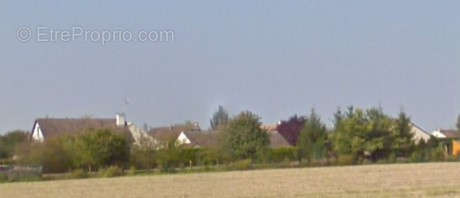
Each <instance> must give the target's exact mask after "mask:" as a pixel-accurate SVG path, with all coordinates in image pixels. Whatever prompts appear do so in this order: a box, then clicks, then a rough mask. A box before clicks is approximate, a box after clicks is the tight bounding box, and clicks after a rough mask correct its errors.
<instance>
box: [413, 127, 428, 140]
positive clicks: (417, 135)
mask: <svg viewBox="0 0 460 198" xmlns="http://www.w3.org/2000/svg"><path fill="white" fill-rule="evenodd" d="M412 134H413V135H414V136H413V137H412V139H413V140H414V141H415V143H416V144H418V143H419V142H420V140H424V141H425V142H427V141H428V140H429V139H430V138H431V136H430V135H429V134H427V133H426V132H424V131H423V130H422V129H420V128H418V127H415V126H413V127H412Z"/></svg>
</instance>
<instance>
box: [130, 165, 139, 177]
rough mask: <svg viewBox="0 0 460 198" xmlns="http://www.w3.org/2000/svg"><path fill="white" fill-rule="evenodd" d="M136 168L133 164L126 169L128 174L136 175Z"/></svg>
mask: <svg viewBox="0 0 460 198" xmlns="http://www.w3.org/2000/svg"><path fill="white" fill-rule="evenodd" d="M136 172H137V169H136V167H134V166H131V167H130V168H129V170H128V175H131V176H132V175H136Z"/></svg>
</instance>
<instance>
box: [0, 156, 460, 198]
mask: <svg viewBox="0 0 460 198" xmlns="http://www.w3.org/2000/svg"><path fill="white" fill-rule="evenodd" d="M0 197H1V198H34V197H36V198H64V197H65V198H92V197H95V198H96V197H97V198H131V197H132V198H134V197H135V198H146V197H184V198H203V197H218V198H226V197H273V198H278V197H460V163H426V164H398V165H369V166H348V167H325V168H303V169H277V170H257V171H235V172H219V173H199V174H179V175H154V176H136V177H120V178H109V179H82V180H62V181H49V182H31V183H9V184H0Z"/></svg>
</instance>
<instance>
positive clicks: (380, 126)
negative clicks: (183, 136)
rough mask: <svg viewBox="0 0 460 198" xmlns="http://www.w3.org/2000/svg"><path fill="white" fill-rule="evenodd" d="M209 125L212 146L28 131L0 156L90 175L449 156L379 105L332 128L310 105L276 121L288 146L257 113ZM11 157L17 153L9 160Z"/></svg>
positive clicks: (219, 115) (222, 116)
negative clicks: (276, 140)
mask: <svg viewBox="0 0 460 198" xmlns="http://www.w3.org/2000/svg"><path fill="white" fill-rule="evenodd" d="M210 122H211V127H212V129H213V131H216V132H217V133H218V139H219V140H218V141H219V144H218V145H217V146H216V147H212V148H189V147H186V146H184V145H180V144H177V143H176V142H175V140H174V139H171V140H170V141H167V142H162V143H161V144H159V145H152V144H145V145H144V144H141V145H135V144H133V142H132V140H131V139H130V138H129V137H127V136H125V135H123V134H120V133H117V132H114V131H111V130H109V129H95V130H86V131H83V132H81V133H78V134H76V135H66V136H60V137H57V138H54V139H50V140H47V141H45V142H43V143H34V142H29V141H28V136H27V134H26V133H25V132H21V131H15V132H12V133H8V134H6V135H3V136H1V137H0V158H3V159H10V161H8V162H9V163H14V164H20V165H39V166H43V169H44V171H45V172H49V173H63V172H72V171H75V170H78V171H83V172H94V171H99V170H104V169H107V168H110V167H119V168H120V169H122V170H127V169H137V170H139V169H142V170H150V169H159V170H161V171H165V172H174V171H177V170H181V169H187V168H189V169H192V168H193V167H200V168H203V169H205V170H208V169H212V168H216V167H220V168H222V167H223V168H227V169H247V168H250V167H254V166H268V167H278V166H280V165H282V166H283V167H284V166H287V167H291V166H295V167H298V166H321V165H349V164H366V163H394V162H424V161H442V160H454V159H452V157H451V156H447V155H446V154H445V150H444V147H443V145H444V143H443V142H440V141H438V140H437V139H435V138H431V139H430V140H429V141H428V142H425V141H423V140H421V141H420V142H414V140H413V135H412V133H411V127H410V126H411V121H410V118H409V117H408V116H407V115H406V113H404V112H401V113H400V114H399V115H398V116H397V117H391V116H389V115H387V114H385V113H384V112H383V110H382V109H381V108H369V109H361V108H354V107H348V108H347V109H346V110H345V111H342V110H340V109H339V110H337V112H335V113H334V122H333V127H331V128H328V127H327V126H326V124H325V123H324V122H323V121H322V119H321V118H320V116H319V115H318V114H317V113H316V112H315V111H314V110H312V111H311V112H310V114H309V115H305V116H299V115H294V116H292V117H290V118H289V119H287V120H285V121H281V122H280V124H279V125H278V126H277V131H278V132H279V133H280V134H281V135H282V136H283V137H284V138H285V139H286V140H287V141H288V142H289V143H290V144H291V145H292V147H287V148H277V149H274V148H271V147H270V137H269V133H268V132H267V130H266V129H264V127H262V122H261V118H260V117H259V116H258V115H256V114H255V113H252V112H250V111H244V112H241V113H239V114H238V115H236V116H229V114H228V112H227V111H226V110H225V109H224V108H223V107H219V109H218V111H217V112H216V113H215V114H214V115H213V116H212V118H211V120H210ZM459 123H460V117H459ZM458 125H459V126H460V124H458ZM459 128H460V127H459ZM13 156H16V158H15V159H14V160H11V159H12V158H13Z"/></svg>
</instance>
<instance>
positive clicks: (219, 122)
mask: <svg viewBox="0 0 460 198" xmlns="http://www.w3.org/2000/svg"><path fill="white" fill-rule="evenodd" d="M228 121H229V116H228V112H227V111H226V110H225V109H224V107H223V106H220V105H219V109H218V110H217V111H216V112H215V113H214V114H213V116H212V118H211V120H210V122H211V129H212V130H217V129H218V128H219V127H222V126H225V125H226V124H227V123H228Z"/></svg>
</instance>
